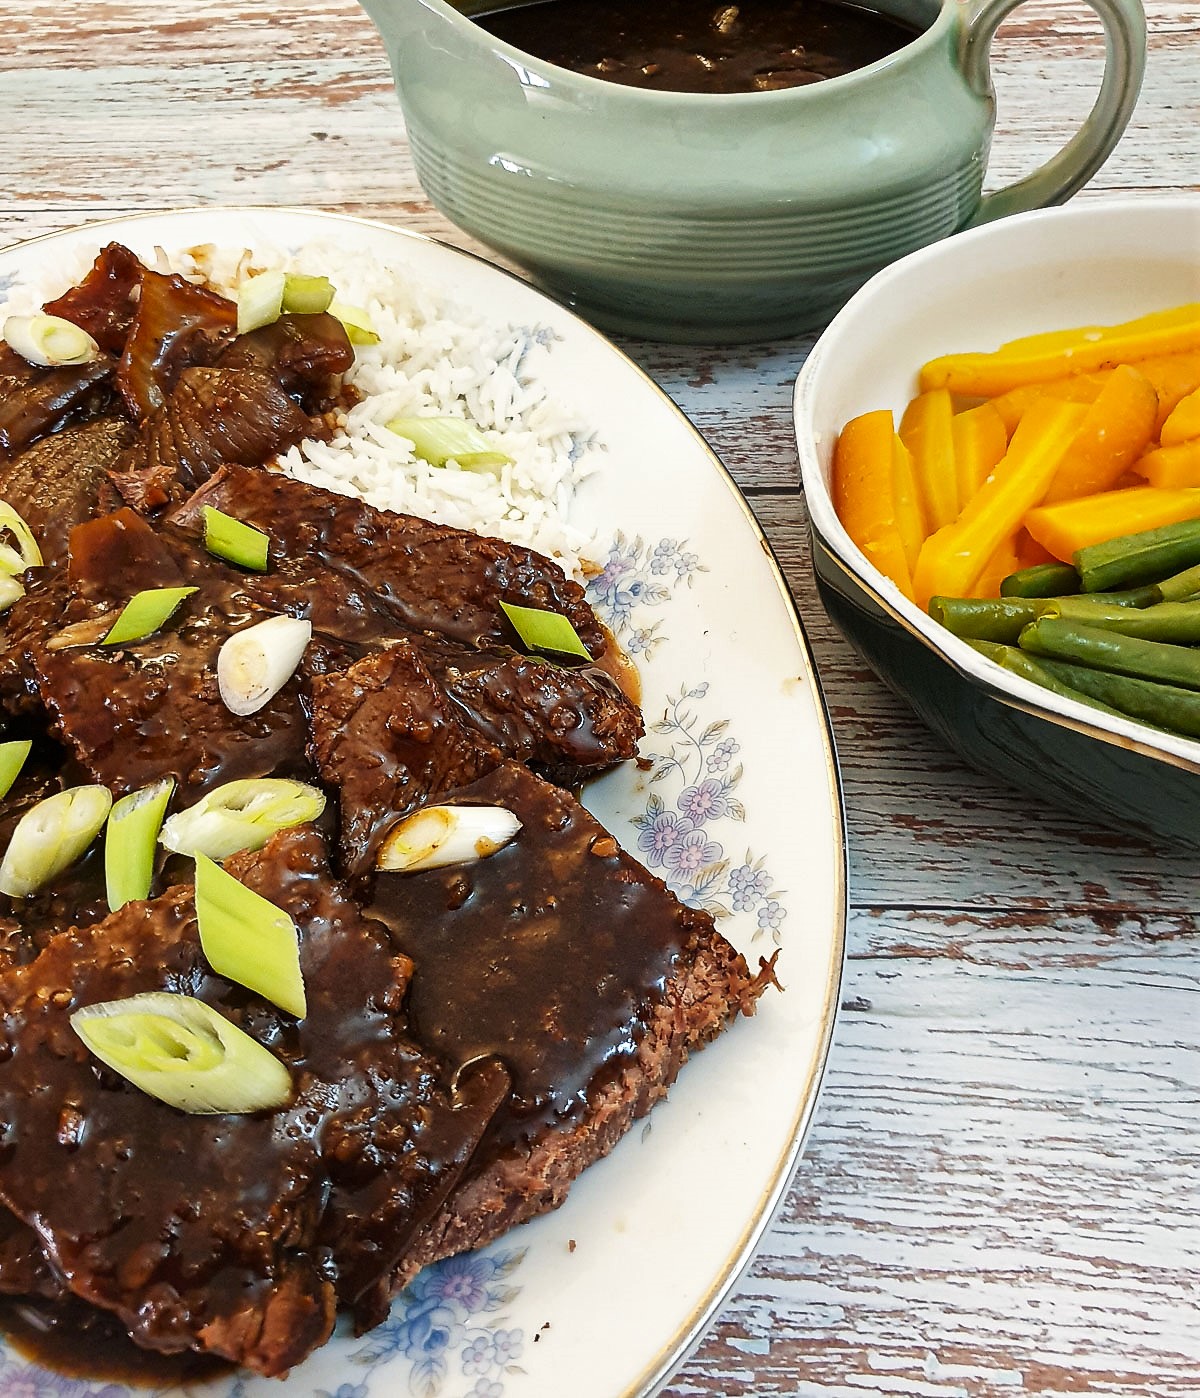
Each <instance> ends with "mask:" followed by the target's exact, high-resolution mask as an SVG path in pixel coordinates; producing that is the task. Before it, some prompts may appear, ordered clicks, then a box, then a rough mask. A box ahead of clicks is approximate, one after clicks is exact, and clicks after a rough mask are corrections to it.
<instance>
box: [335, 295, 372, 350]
mask: <svg viewBox="0 0 1200 1398" xmlns="http://www.w3.org/2000/svg"><path fill="white" fill-rule="evenodd" d="M326 309H327V310H328V311H329V314H330V315H331V316H335V317H336V318H337V319H338V320H340V321H341V322H342V324H343V325H344V326H345V327H346V338H347V339H348V340H349V341H350V343H351V344H352V345H377V344H378V343H379V334H378V332H377V331H376V329H375V324H374V322H373V321H372V320H371V315H370V312H369V311H364V310H363V308H362V307H361V306H347V305H346V304H345V303H344V302H342V301H331V302H330V303H329V305H328V307H326Z"/></svg>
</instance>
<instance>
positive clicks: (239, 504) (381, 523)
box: [171, 467, 607, 657]
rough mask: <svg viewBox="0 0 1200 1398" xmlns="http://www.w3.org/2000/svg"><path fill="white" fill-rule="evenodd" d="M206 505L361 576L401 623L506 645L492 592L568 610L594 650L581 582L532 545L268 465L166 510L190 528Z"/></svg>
mask: <svg viewBox="0 0 1200 1398" xmlns="http://www.w3.org/2000/svg"><path fill="white" fill-rule="evenodd" d="M205 505H212V506H214V507H215V508H217V509H219V510H224V511H225V513H227V514H232V515H236V516H237V518H238V519H242V520H245V521H246V522H247V523H248V524H253V525H256V526H257V527H258V528H260V529H263V530H265V531H266V532H267V533H268V534H270V536H271V540H272V559H273V560H275V559H277V558H278V559H280V560H281V562H280V565H279V566H280V568H281V570H284V571H286V567H287V562H286V561H287V560H289V559H296V560H300V566H301V567H303V568H304V569H305V570H306V571H310V570H313V569H314V568H315V569H317V570H320V571H325V570H328V571H330V572H333V573H340V574H342V575H343V576H345V577H348V578H350V579H351V580H352V581H354V582H356V583H358V584H360V585H362V586H365V587H366V588H367V589H368V590H369V591H370V592H371V594H372V595H373V596H374V597H375V598H377V599H378V601H379V602H380V604H381V605H382V606H383V607H384V608H385V609H386V610H387V611H388V612H389V613H390V614H391V615H392V616H393V617H395V618H396V620H397V621H399V622H400V623H401V624H402V625H403V626H405V627H406V628H407V629H408V630H410V631H434V632H438V633H439V634H441V635H444V636H450V637H453V638H454V639H456V640H458V641H464V642H466V643H467V644H468V645H472V646H487V645H497V644H498V645H505V646H511V645H513V644H514V643H515V641H516V635H515V633H514V631H513V629H512V627H511V625H510V624H509V622H508V620H507V619H506V617H505V616H504V613H503V612H502V611H501V610H500V606H499V604H500V601H501V599H503V600H504V601H506V602H512V603H516V604H518V605H521V606H528V607H541V608H544V609H545V610H547V611H556V612H561V613H562V614H563V615H565V616H567V617H569V618H570V620H571V622H572V624H573V625H574V627H575V630H576V631H577V632H578V633H579V637H580V639H581V640H582V641H583V644H584V645H585V646H586V647H587V648H588V650H589V652H590V653H591V654H592V655H593V656H594V657H599V656H601V655H602V654H603V653H604V651H605V648H606V645H607V641H606V639H605V635H604V631H603V629H602V627H601V626H600V624H599V622H598V621H597V620H596V617H595V615H594V614H593V612H592V609H591V608H590V607H589V606H588V603H587V599H586V597H585V595H584V591H583V588H582V587H580V586H579V584H578V583H576V582H574V581H572V580H571V579H570V578H568V577H567V576H566V575H565V574H564V573H563V571H562V569H561V568H560V567H559V566H558V565H557V564H556V563H554V562H553V561H552V560H551V559H549V558H545V557H543V556H542V555H541V554H539V553H535V552H534V550H533V549H527V548H521V547H519V546H518V545H516V544H507V543H504V542H503V541H502V540H500V539H489V538H485V537H482V536H480V535H478V534H472V533H471V532H469V531H468V530H465V529H452V528H450V527H449V526H448V525H442V524H431V523H430V522H429V521H428V520H424V519H417V518H416V517H415V516H413V515H401V514H394V513H392V512H390V511H386V510H377V509H374V508H373V507H372V506H370V505H366V504H363V503H362V502H361V501H359V500H353V499H351V498H350V497H349V496H345V495H337V494H334V493H333V492H332V491H328V490H322V489H321V488H320V487H319V486H314V485H308V484H306V483H304V482H302V481H295V480H292V479H291V478H290V477H288V476H284V475H280V474H278V473H275V472H269V471H253V470H249V469H247V468H245V467H230V468H229V469H228V470H224V471H220V472H218V473H217V474H215V475H214V476H213V478H212V480H211V481H209V483H208V484H207V485H206V486H205V487H204V488H203V489H201V490H198V491H197V492H196V493H195V495H193V496H192V497H191V499H190V500H188V501H187V502H186V503H185V504H184V505H183V506H181V507H180V508H179V509H178V510H176V511H174V512H173V513H172V515H171V518H172V519H173V520H174V521H175V522H176V523H179V524H181V525H183V526H184V527H189V528H192V529H198V528H199V527H200V524H201V521H202V515H203V507H204V506H205Z"/></svg>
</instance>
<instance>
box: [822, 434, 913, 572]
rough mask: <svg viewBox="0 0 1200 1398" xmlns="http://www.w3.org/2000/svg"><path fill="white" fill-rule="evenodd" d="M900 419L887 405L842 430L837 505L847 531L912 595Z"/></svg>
mask: <svg viewBox="0 0 1200 1398" xmlns="http://www.w3.org/2000/svg"><path fill="white" fill-rule="evenodd" d="M894 441H895V423H894V420H893V418H892V414H891V412H890V411H889V410H887V409H880V410H879V411H877V412H871V413H863V414H862V415H861V416H860V417H856V418H854V419H853V420H852V421H850V422H848V423H847V424H846V425H845V427H843V428H842V431H841V434H840V436H839V437H838V440H837V445H836V447H835V448H834V454H833V481H832V486H833V491H832V494H833V507H834V509H835V510H836V511H837V515H838V518H839V519H840V520H841V521H842V524H843V526H844V527H845V530H846V533H847V534H849V535H850V538H851V539H852V540H853V541H854V543H855V544H857V545H858V547H859V548H860V549H861V550H862V552H863V553H864V554H865V555H866V557H867V559H868V560H869V561H870V562H871V563H873V564H874V565H875V567H876V568H878V569H879V571H880V572H881V573H882V574H883V575H884V576H885V577H888V578H890V579H891V580H892V582H894V583H895V584H896V586H897V587H898V588H899V589H900V591H901V592H903V593H904V595H905V596H906V597H911V596H912V576H911V573H910V571H909V566H908V559H907V557H906V556H905V552H904V543H903V541H902V539H901V537H900V530H899V527H898V526H897V523H896V496H895V487H894V482H893V472H894V469H895V466H894V462H895V449H894Z"/></svg>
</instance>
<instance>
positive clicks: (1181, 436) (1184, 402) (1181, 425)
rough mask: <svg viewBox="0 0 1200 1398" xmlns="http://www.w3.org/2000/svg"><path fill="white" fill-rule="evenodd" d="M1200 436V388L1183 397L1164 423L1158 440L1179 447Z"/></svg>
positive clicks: (1165, 444)
mask: <svg viewBox="0 0 1200 1398" xmlns="http://www.w3.org/2000/svg"><path fill="white" fill-rule="evenodd" d="M1195 437H1200V388H1197V389H1195V390H1193V391H1192V392H1191V393H1189V394H1188V395H1187V396H1186V397H1184V398H1181V399H1180V400H1179V402H1178V403H1176V405H1175V407H1174V408H1172V410H1171V413H1170V416H1169V417H1168V418H1167V420H1166V421H1165V422H1164V423H1163V425H1162V430H1161V431H1160V432H1159V435H1158V440H1159V441H1160V442H1161V443H1162V445H1163V446H1164V447H1177V446H1179V445H1180V443H1181V442H1190V441H1191V440H1192V439H1193V438H1195Z"/></svg>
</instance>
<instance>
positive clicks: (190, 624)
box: [27, 509, 326, 804]
mask: <svg viewBox="0 0 1200 1398" xmlns="http://www.w3.org/2000/svg"><path fill="white" fill-rule="evenodd" d="M68 576H69V584H70V590H69V596H68V598H67V600H66V603H65V605H64V606H63V607H62V610H61V613H60V616H59V617H58V624H57V627H55V628H49V627H47V628H43V630H42V632H41V634H39V635H38V636H36V637H35V638H33V639H31V640H30V641H29V642H28V643H27V650H28V654H29V661H30V666H31V669H32V673H33V677H34V683H35V685H36V688H37V692H38V694H39V696H40V698H41V700H42V703H43V704H44V705H45V708H46V710H47V712H48V713H49V715H50V717H51V720H52V723H53V727H54V731H55V734H56V736H58V737H60V738H61V740H62V741H63V742H64V743H65V744H67V745H68V747H69V748H70V750H71V752H72V754H73V756H74V758H75V759H76V761H77V762H78V763H79V765H80V767H81V768H82V769H83V770H84V771H86V772H87V773H89V775H90V776H91V779H92V780H93V781H98V782H101V783H103V784H104V785H105V786H108V787H109V788H111V789H112V790H113V791H114V792H117V793H121V792H126V791H132V790H134V789H136V788H137V787H140V786H144V785H145V784H146V783H148V782H151V781H155V780H157V779H158V778H160V777H164V776H173V777H174V778H175V780H176V781H177V782H178V783H179V786H180V788H181V796H182V798H183V804H190V803H191V801H194V800H196V799H198V797H199V796H200V795H201V794H203V792H205V791H207V790H209V789H211V788H212V787H213V786H216V785H219V784H220V783H221V782H225V781H232V780H234V779H235V778H240V777H261V776H267V775H269V774H272V773H277V774H279V775H299V776H302V777H307V776H309V775H310V771H309V768H308V765H307V762H306V761H305V758H304V745H305V740H306V738H307V733H308V726H307V721H306V718H305V715H304V712H303V708H302V705H301V697H300V691H301V687H302V684H303V682H304V677H305V676H306V675H307V674H308V673H310V672H311V670H312V669H313V668H316V669H319V668H321V665H322V663H323V661H324V660H325V658H326V656H325V653H324V652H323V648H322V646H321V645H320V644H319V643H318V644H314V645H313V646H310V648H309V651H308V652H306V656H305V664H304V667H303V668H302V673H298V674H297V676H295V677H293V678H292V679H291V680H289V681H288V683H287V684H286V685H285V686H284V688H283V689H282V690H281V691H280V692H279V693H278V694H277V695H276V696H275V697H274V698H273V699H271V700H270V701H269V703H267V704H266V705H265V706H264V707H263V708H261V709H259V710H258V712H257V713H254V714H250V715H248V716H245V717H242V716H239V715H236V714H234V713H232V712H231V711H230V710H229V709H228V708H227V707H226V705H225V703H224V701H223V700H222V699H221V696H220V692H219V689H218V686H217V676H216V665H217V656H218V653H219V651H220V648H221V646H222V644H223V643H224V642H225V641H226V640H227V639H228V638H229V637H230V636H231V635H233V634H234V632H237V631H240V630H242V629H243V628H245V627H247V626H250V625H253V624H254V623H255V622H258V621H261V620H264V619H265V618H266V617H267V616H268V615H270V613H269V612H267V611H265V610H264V609H262V608H261V607H260V606H258V605H257V604H256V603H255V601H254V600H253V598H251V597H250V596H249V595H248V594H247V593H246V591H245V589H244V587H243V584H242V580H241V575H240V574H239V573H237V571H236V570H234V569H231V568H229V567H227V566H225V565H224V564H222V563H221V562H220V561H219V560H218V559H215V558H212V557H211V556H209V555H207V554H205V553H203V552H201V551H198V550H196V549H195V548H194V547H193V546H192V544H191V542H190V541H188V540H183V539H178V540H176V539H172V538H171V537H170V535H169V534H167V533H164V532H162V531H155V530H153V529H151V528H150V526H149V525H148V524H147V523H146V522H145V521H144V520H143V519H142V518H141V517H140V516H138V515H137V514H135V513H134V512H133V511H132V510H129V509H124V510H119V511H116V512H115V513H114V514H111V515H106V516H102V517H101V518H99V519H96V520H92V521H89V522H88V523H86V524H82V525H79V526H78V527H77V528H76V529H74V530H73V531H72V533H71V541H70V566H69V575H68ZM179 586H194V587H196V588H197V589H198V590H197V591H196V592H195V593H193V594H192V595H191V596H190V597H187V598H185V599H184V601H183V603H182V604H181V606H180V608H179V609H178V610H177V611H176V612H175V614H174V615H173V616H172V617H171V618H170V619H169V620H168V621H167V622H166V623H164V625H163V626H162V627H161V628H160V629H159V630H158V631H156V632H155V633H154V634H153V635H151V636H148V637H147V638H146V639H144V640H141V641H134V642H130V643H128V644H125V645H119V646H105V645H103V644H100V637H101V636H102V635H103V634H104V633H105V632H106V631H107V630H108V629H109V627H110V626H111V624H112V622H113V621H115V619H116V617H117V615H118V614H119V612H120V609H121V608H122V607H123V606H124V604H125V602H127V601H128V600H129V598H130V597H131V596H132V595H133V594H134V593H136V592H138V591H141V590H143V589H147V588H155V587H179Z"/></svg>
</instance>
